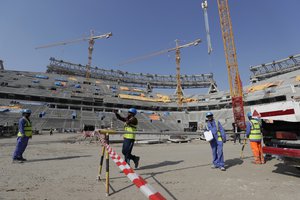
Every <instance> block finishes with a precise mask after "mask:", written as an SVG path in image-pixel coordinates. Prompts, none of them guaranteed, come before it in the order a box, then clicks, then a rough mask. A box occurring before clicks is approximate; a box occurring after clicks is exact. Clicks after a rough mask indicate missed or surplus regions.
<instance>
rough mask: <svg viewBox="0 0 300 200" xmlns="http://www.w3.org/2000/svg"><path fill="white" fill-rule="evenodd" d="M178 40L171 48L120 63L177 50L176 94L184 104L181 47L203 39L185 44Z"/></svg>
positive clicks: (193, 44)
mask: <svg viewBox="0 0 300 200" xmlns="http://www.w3.org/2000/svg"><path fill="white" fill-rule="evenodd" d="M175 42H176V47H174V48H170V49H166V50H162V51H157V52H153V53H151V54H147V55H144V56H139V57H136V58H133V59H130V60H128V61H125V62H122V63H120V64H118V65H119V66H122V65H125V64H128V63H133V62H136V61H139V60H144V59H148V58H150V57H153V56H158V55H161V54H164V53H168V52H172V51H175V54H176V55H175V57H176V81H177V86H176V95H177V103H178V105H180V106H181V105H182V100H183V92H182V87H181V79H180V60H181V58H180V49H182V48H186V47H190V46H197V45H198V44H199V43H200V42H201V39H196V40H195V41H193V42H190V43H187V44H183V45H179V40H175Z"/></svg>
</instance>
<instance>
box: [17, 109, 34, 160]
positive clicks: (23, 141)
mask: <svg viewBox="0 0 300 200" xmlns="http://www.w3.org/2000/svg"><path fill="white" fill-rule="evenodd" d="M30 115H31V110H29V109H24V110H22V117H21V118H20V120H19V132H18V135H17V136H18V138H17V145H16V149H15V152H14V154H13V162H19V163H22V162H24V161H26V159H25V158H23V153H24V151H25V149H26V147H27V144H28V140H29V138H31V137H32V125H31V121H30V119H29V118H30Z"/></svg>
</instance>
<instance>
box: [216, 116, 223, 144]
mask: <svg viewBox="0 0 300 200" xmlns="http://www.w3.org/2000/svg"><path fill="white" fill-rule="evenodd" d="M215 123H216V127H217V134H218V141H220V142H222V141H223V140H222V134H221V131H220V129H219V121H218V120H217V121H216V120H215Z"/></svg>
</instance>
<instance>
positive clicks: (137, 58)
mask: <svg viewBox="0 0 300 200" xmlns="http://www.w3.org/2000/svg"><path fill="white" fill-rule="evenodd" d="M200 42H201V39H197V40H195V41H193V42H189V43H187V44H184V45H181V46H178V47H174V48H170V49H165V50H161V51H156V52H153V53H150V54H147V55H143V56H139V57H136V58H133V59H130V60H127V61H124V62H121V63H119V64H118V66H124V65H126V64H129V63H134V62H137V61H140V60H145V59H148V58H151V57H154V56H158V55H162V54H165V53H169V52H171V51H176V49H181V48H186V47H190V46H196V45H198V44H199V43H200Z"/></svg>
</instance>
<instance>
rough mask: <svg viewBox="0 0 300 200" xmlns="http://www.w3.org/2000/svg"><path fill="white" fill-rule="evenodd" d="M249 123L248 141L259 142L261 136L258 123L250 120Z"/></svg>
mask: <svg viewBox="0 0 300 200" xmlns="http://www.w3.org/2000/svg"><path fill="white" fill-rule="evenodd" d="M250 123H251V131H250V135H249V139H250V140H261V139H262V135H261V131H260V124H259V122H258V121H256V120H253V119H252V120H250Z"/></svg>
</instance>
